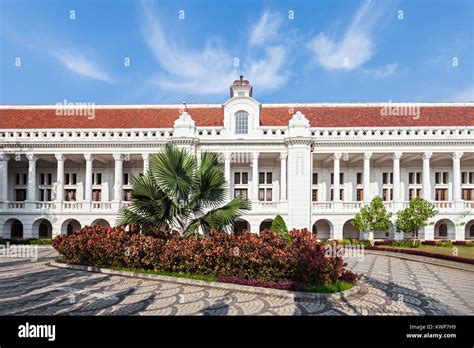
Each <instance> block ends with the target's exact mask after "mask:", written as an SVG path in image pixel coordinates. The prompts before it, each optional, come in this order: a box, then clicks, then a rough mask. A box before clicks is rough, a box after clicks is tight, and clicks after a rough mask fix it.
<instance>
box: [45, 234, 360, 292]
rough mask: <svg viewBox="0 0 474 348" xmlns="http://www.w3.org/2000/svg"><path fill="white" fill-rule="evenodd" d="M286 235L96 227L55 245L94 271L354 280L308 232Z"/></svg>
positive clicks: (306, 282)
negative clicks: (152, 233)
mask: <svg viewBox="0 0 474 348" xmlns="http://www.w3.org/2000/svg"><path fill="white" fill-rule="evenodd" d="M289 233H290V235H291V242H288V241H287V240H286V239H285V238H280V237H278V235H277V234H275V233H273V232H271V231H263V232H261V233H260V234H259V235H257V234H254V233H250V232H243V233H239V234H234V233H232V234H228V233H224V232H215V231H213V232H211V234H210V236H208V237H189V238H182V237H180V236H179V235H165V234H164V235H160V236H145V235H142V234H129V233H128V232H125V231H124V230H122V229H118V228H110V227H101V226H95V227H85V228H83V229H82V230H81V231H78V232H75V233H74V234H73V235H71V236H59V237H57V238H55V239H54V240H53V246H54V248H55V249H56V250H57V251H58V252H59V253H60V254H61V255H63V256H64V257H65V258H66V259H67V260H70V261H73V262H77V263H81V264H87V265H95V266H98V267H127V268H135V269H152V270H159V271H166V272H178V273H179V272H181V273H194V274H204V275H216V276H219V277H235V278H239V279H251V280H259V281H271V282H282V281H288V282H293V283H297V284H302V285H304V286H305V285H312V284H329V283H334V282H335V281H337V280H342V279H344V280H352V281H353V282H355V281H356V280H357V276H355V275H354V274H353V273H351V272H350V271H347V270H346V264H345V263H344V262H343V260H342V258H341V257H333V256H329V255H327V253H326V248H327V246H325V245H323V244H321V243H318V242H317V239H316V237H315V236H314V235H313V234H312V233H310V232H308V231H307V230H306V229H304V230H292V231H290V232H289ZM224 279H225V278H224ZM283 286H285V285H283ZM286 286H289V285H286Z"/></svg>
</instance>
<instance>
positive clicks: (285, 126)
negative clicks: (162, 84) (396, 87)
mask: <svg viewBox="0 0 474 348" xmlns="http://www.w3.org/2000/svg"><path fill="white" fill-rule="evenodd" d="M170 142H171V143H174V144H177V145H178V146H182V147H185V148H187V149H189V150H190V151H192V152H193V153H195V154H196V155H197V156H199V155H200V153H202V152H203V151H210V152H217V153H219V154H221V155H222V160H223V162H224V163H225V176H226V178H227V180H228V182H229V186H230V194H231V196H234V195H246V196H247V197H248V198H249V199H250V200H251V201H252V210H251V211H250V212H249V213H248V214H247V215H245V216H244V217H243V218H242V219H241V220H240V221H238V222H237V223H236V226H235V228H236V229H237V230H241V229H244V228H247V229H250V230H251V231H252V232H258V231H259V230H261V229H263V228H265V227H268V226H269V224H270V223H271V220H272V219H273V218H274V217H275V215H277V214H280V215H281V216H283V218H284V219H285V221H286V222H287V225H288V226H289V227H290V228H293V227H295V228H303V227H306V228H308V229H310V230H313V231H314V232H315V233H317V234H318V236H319V237H320V238H337V239H340V238H343V237H344V238H347V237H349V238H354V237H358V236H359V234H358V232H357V231H356V230H355V229H354V228H353V227H352V225H351V219H352V218H353V217H354V214H355V213H356V212H357V211H358V210H359V209H360V207H361V206H362V205H363V204H364V202H367V201H370V200H371V198H372V197H374V196H376V195H379V196H381V197H383V199H384V201H385V205H386V207H387V209H389V210H390V211H392V212H397V211H398V210H400V209H403V208H404V207H406V206H407V204H408V201H409V200H410V199H411V198H413V197H415V196H417V195H420V196H423V197H424V198H426V199H428V200H432V201H433V202H434V203H435V204H436V207H437V209H438V210H439V215H438V216H436V217H435V218H434V219H433V221H432V222H433V224H432V225H430V226H428V227H426V228H425V229H424V231H422V233H421V237H422V238H425V239H452V240H464V239H474V103H463V104H461V103H427V104H394V103H385V104H379V103H351V104H342V103H341V104H340V103H337V104H325V103H304V104H303V103H282V104H261V103H259V102H258V101H257V100H255V99H253V98H252V87H251V86H250V84H249V83H248V81H246V80H243V79H242V77H241V78H240V80H236V81H235V82H234V84H233V86H232V87H231V98H230V99H229V100H227V101H226V102H225V103H224V104H205V105H204V104H202V105H94V106H88V105H80V106H73V107H71V106H70V105H34V106H25V105H3V106H0V231H1V233H2V235H3V237H4V238H38V237H40V238H41V237H46V236H51V235H56V234H60V233H62V234H66V233H71V232H72V231H73V230H75V229H79V228H80V227H82V226H85V225H95V224H109V225H114V224H115V221H116V218H117V212H118V210H119V208H120V207H121V206H124V205H127V204H129V200H130V197H131V186H130V178H131V177H132V176H133V175H138V174H140V173H143V172H144V171H146V170H147V166H148V163H149V158H150V156H151V155H152V154H154V153H157V152H159V151H160V149H161V148H162V147H163V146H164V145H165V144H166V143H170ZM375 237H376V238H393V237H394V236H393V233H390V234H389V235H386V234H385V233H381V234H376V236H375Z"/></svg>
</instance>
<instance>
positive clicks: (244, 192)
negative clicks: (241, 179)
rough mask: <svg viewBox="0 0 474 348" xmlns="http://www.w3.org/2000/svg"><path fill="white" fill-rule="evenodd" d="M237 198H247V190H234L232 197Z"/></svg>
mask: <svg viewBox="0 0 474 348" xmlns="http://www.w3.org/2000/svg"><path fill="white" fill-rule="evenodd" d="M238 196H241V197H244V198H247V189H235V190H234V197H238Z"/></svg>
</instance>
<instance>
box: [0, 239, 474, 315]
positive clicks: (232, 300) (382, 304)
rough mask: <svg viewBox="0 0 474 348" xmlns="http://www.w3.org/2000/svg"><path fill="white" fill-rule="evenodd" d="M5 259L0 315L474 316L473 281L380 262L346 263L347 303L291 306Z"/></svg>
mask: <svg viewBox="0 0 474 348" xmlns="http://www.w3.org/2000/svg"><path fill="white" fill-rule="evenodd" d="M39 254H40V257H39V259H38V260H37V261H36V262H32V261H30V260H25V259H11V258H1V259H0V315H243V314H246V315H447V314H460V315H472V314H473V313H474V274H473V273H472V272H467V271H462V270H455V269H450V268H446V267H441V266H437V265H427V264H423V263H421V262H415V261H409V260H400V259H397V258H392V257H387V256H381V255H367V254H366V255H365V257H364V258H363V259H360V258H358V259H356V258H354V259H349V260H348V261H349V265H350V267H351V268H352V270H353V271H355V272H358V273H362V274H364V278H363V282H362V285H361V288H362V289H361V292H360V293H359V294H356V295H353V296H350V298H348V299H339V300H314V301H296V302H295V301H294V300H291V299H287V298H281V297H275V296H269V295H255V294H248V293H244V292H238V291H226V290H220V289H211V288H205V287H200V286H188V285H180V284H174V283H168V282H162V281H154V280H145V279H133V278H127V277H121V276H115V275H104V274H98V273H90V272H82V271H76V270H68V269H60V268H55V267H51V266H48V265H47V262H49V261H51V260H52V258H53V257H54V256H55V252H54V250H52V249H49V248H46V249H45V248H42V249H40V252H39Z"/></svg>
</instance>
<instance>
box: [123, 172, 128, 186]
mask: <svg viewBox="0 0 474 348" xmlns="http://www.w3.org/2000/svg"><path fill="white" fill-rule="evenodd" d="M128 179H129V177H128V173H124V174H123V183H122V184H123V185H129V181H128Z"/></svg>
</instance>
